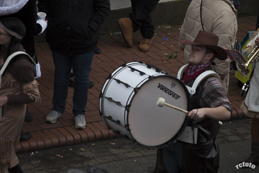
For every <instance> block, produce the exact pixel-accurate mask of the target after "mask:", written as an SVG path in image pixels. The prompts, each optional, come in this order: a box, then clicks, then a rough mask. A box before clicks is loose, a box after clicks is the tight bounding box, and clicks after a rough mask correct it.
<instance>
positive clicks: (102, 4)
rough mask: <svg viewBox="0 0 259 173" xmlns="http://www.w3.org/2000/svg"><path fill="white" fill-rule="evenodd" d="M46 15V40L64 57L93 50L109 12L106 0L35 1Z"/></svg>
mask: <svg viewBox="0 0 259 173" xmlns="http://www.w3.org/2000/svg"><path fill="white" fill-rule="evenodd" d="M38 7H39V11H42V12H45V13H46V14H47V20H48V27H47V32H46V39H47V42H48V43H49V45H50V48H51V49H52V50H54V51H57V52H59V53H64V54H78V53H87V52H90V51H92V50H94V49H95V48H96V46H97V41H98V40H99V37H100V34H99V29H100V27H101V24H102V23H103V22H104V20H105V18H106V17H107V16H108V14H109V11H110V2H109V0H39V3H38Z"/></svg>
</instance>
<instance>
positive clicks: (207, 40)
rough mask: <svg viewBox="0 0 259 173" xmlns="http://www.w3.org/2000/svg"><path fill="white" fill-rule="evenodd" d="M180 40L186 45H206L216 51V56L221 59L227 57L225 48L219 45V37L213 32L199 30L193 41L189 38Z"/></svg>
mask: <svg viewBox="0 0 259 173" xmlns="http://www.w3.org/2000/svg"><path fill="white" fill-rule="evenodd" d="M180 42H181V43H182V44H186V45H196V46H205V47H207V48H208V49H211V50H213V51H214V52H215V56H216V58H218V59H220V60H225V59H227V52H226V51H225V49H223V48H221V47H219V46H218V42H219V37H218V36H216V35H215V34H213V33H210V32H206V31H199V33H198V35H197V36H196V38H195V40H194V41H193V42H192V41H189V40H181V41H180Z"/></svg>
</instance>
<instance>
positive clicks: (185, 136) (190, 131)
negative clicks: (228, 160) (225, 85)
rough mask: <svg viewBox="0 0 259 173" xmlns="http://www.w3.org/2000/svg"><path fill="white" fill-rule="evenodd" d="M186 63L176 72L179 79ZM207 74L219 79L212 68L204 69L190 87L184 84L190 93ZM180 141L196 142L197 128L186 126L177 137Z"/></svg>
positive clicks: (192, 93)
mask: <svg viewBox="0 0 259 173" xmlns="http://www.w3.org/2000/svg"><path fill="white" fill-rule="evenodd" d="M187 66H188V64H186V65H184V66H182V67H181V68H180V70H179V71H178V73H177V78H178V79H179V80H181V78H182V76H183V73H184V72H185V70H186V68H187ZM209 76H215V77H217V78H218V79H220V77H219V75H218V74H217V73H216V72H214V71H212V70H206V71H204V72H203V73H201V74H200V75H199V76H198V77H197V78H196V79H195V81H194V83H193V85H192V86H191V87H189V86H187V85H185V86H186V88H187V89H188V91H189V93H190V95H191V96H192V95H194V94H195V93H196V89H197V87H198V86H199V85H200V84H201V83H202V81H203V80H204V79H206V78H207V77H209ZM177 140H179V141H182V142H186V143H190V144H197V141H198V128H196V127H192V126H186V127H185V129H184V131H183V132H182V134H181V135H180V137H179V138H178V139H177Z"/></svg>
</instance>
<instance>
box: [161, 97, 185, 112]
mask: <svg viewBox="0 0 259 173" xmlns="http://www.w3.org/2000/svg"><path fill="white" fill-rule="evenodd" d="M156 104H157V106H160V107H163V106H164V105H165V106H168V107H170V108H173V109H176V110H178V111H181V112H183V113H186V114H188V111H187V110H184V109H182V108H179V107H176V106H173V105H170V104H168V103H166V102H165V99H164V98H162V97H159V98H158V100H157V102H156Z"/></svg>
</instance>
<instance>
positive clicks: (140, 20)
mask: <svg viewBox="0 0 259 173" xmlns="http://www.w3.org/2000/svg"><path fill="white" fill-rule="evenodd" d="M158 1H159V0H132V1H131V2H132V13H131V14H130V15H129V17H130V18H131V20H132V27H133V32H135V31H137V30H138V29H140V32H141V35H142V37H143V38H142V40H141V42H140V44H139V50H140V51H142V52H147V51H149V49H150V47H151V43H152V40H153V36H154V30H155V28H154V26H153V24H152V20H151V16H150V13H151V12H152V11H153V10H154V8H155V7H156V5H157V3H158Z"/></svg>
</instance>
